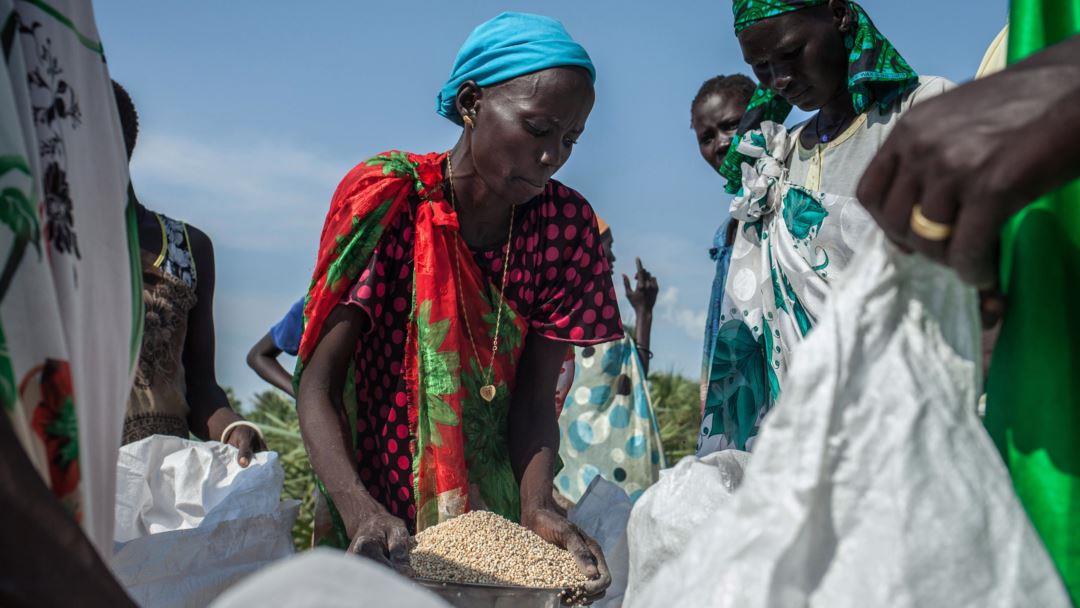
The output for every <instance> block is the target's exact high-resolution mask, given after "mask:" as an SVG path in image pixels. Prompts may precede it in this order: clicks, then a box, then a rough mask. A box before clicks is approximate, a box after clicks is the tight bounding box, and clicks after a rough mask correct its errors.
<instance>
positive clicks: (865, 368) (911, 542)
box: [627, 232, 1069, 608]
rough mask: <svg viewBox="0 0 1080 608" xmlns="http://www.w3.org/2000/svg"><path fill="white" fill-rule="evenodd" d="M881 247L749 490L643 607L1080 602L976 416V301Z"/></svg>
mask: <svg viewBox="0 0 1080 608" xmlns="http://www.w3.org/2000/svg"><path fill="white" fill-rule="evenodd" d="M871 239H872V240H871V241H869V242H868V243H867V244H866V245H864V246H863V247H862V248H861V251H864V252H865V253H864V254H863V255H861V257H860V258H859V259H858V260H857V262H856V264H855V266H854V267H853V269H852V270H851V271H850V272H848V273H847V275H846V277H847V280H846V281H845V282H844V283H843V284H842V285H839V286H838V287H837V289H836V291H835V292H834V293H835V294H836V296H835V297H834V299H833V300H832V302H831V303H830V304H829V306H828V307H827V309H826V311H825V314H824V315H823V316H822V317H821V318H820V319H819V322H818V324H817V327H816V328H815V329H814V331H813V332H812V333H811V334H810V336H809V337H808V339H807V340H806V341H805V342H804V343H803V344H802V345H801V346H800V347H799V348H798V350H797V351H796V353H795V356H794V363H793V365H792V368H791V371H790V375H789V377H788V381H787V384H786V386H785V387H784V393H783V395H782V397H781V399H780V402H779V403H778V405H777V407H776V409H775V410H774V411H773V412H772V413H770V415H769V416H768V417H767V419H766V422H765V425H764V428H763V430H762V433H761V435H760V437H759V439H758V443H757V444H756V445H755V450H754V456H753V458H752V459H751V461H750V466H749V468H748V469H747V474H746V477H745V479H744V481H743V485H742V486H741V487H740V488H739V490H738V492H736V494H735V496H734V498H733V500H731V501H729V502H727V503H726V504H721V505H719V507H717V508H716V509H714V510H713V512H712V513H711V515H710V518H709V520H710V523H709V525H708V527H707V528H705V529H703V530H701V531H700V533H698V534H696V535H695V536H694V538H693V539H692V540H691V542H690V544H689V546H688V547H687V550H686V551H685V552H684V553H683V554H682V555H681V556H680V557H679V558H678V559H676V560H675V561H673V562H671V563H669V564H667V565H666V566H664V567H663V569H662V570H661V571H660V572H659V573H657V575H656V576H655V578H654V579H653V580H652V582H651V583H650V584H649V586H648V587H647V588H646V589H644V590H643V592H642V593H641V594H640V595H635V596H633V597H631V598H628V599H629V601H628V603H627V605H628V606H630V607H652V606H680V607H695V606H709V607H719V608H722V607H730V608H755V607H765V606H776V607H788V606H820V607H823V608H824V607H828V608H845V607H849V606H850V607H853V608H854V607H859V608H862V607H865V606H875V607H878V606H888V607H905V608H906V607H912V608H914V607H919V608H923V607H934V606H942V607H948V608H960V607H965V606H970V607H973V608H974V607H979V608H984V607H997V606H1001V607H1012V606H1039V607H1040V608H1052V607H1056V606H1068V605H1069V600H1068V598H1067V596H1066V594H1065V590H1064V588H1063V586H1062V584H1061V581H1060V579H1059V577H1058V576H1057V574H1056V571H1055V570H1054V567H1053V565H1052V564H1051V562H1050V560H1049V558H1048V556H1047V554H1046V551H1045V550H1044V548H1043V546H1042V544H1041V542H1040V540H1039V538H1038V537H1037V536H1036V534H1035V531H1034V529H1033V528H1032V526H1031V524H1030V522H1029V521H1028V519H1027V517H1026V515H1025V514H1024V511H1023V509H1022V508H1021V506H1020V504H1019V503H1018V501H1017V499H1016V497H1015V494H1014V493H1013V489H1012V485H1011V483H1010V481H1009V478H1008V475H1007V473H1006V471H1005V468H1004V466H1003V465H1002V463H1001V460H1000V458H999V456H998V454H997V452H996V451H995V449H994V447H993V445H992V443H991V442H990V439H989V437H988V436H987V434H986V432H985V431H984V430H983V428H982V426H981V425H980V423H979V420H978V419H977V417H976V415H975V408H974V405H975V402H976V399H977V398H978V391H977V390H976V388H977V386H978V382H979V380H978V370H977V364H976V363H975V361H977V360H978V357H979V348H978V347H979V340H978V326H977V321H976V319H977V313H976V304H977V303H976V296H975V293H974V292H973V291H972V290H971V289H969V288H966V287H964V286H962V285H961V284H960V283H959V282H958V281H957V279H956V278H955V276H954V275H953V274H952V273H951V272H949V271H947V270H945V269H943V268H941V267H938V266H936V265H933V264H931V263H929V262H927V261H925V260H924V259H921V258H917V257H906V256H900V255H898V254H892V253H891V252H892V251H893V250H892V248H891V247H890V246H886V245H885V244H884V243H883V238H882V236H881V234H880V233H879V232H875V234H873V235H871Z"/></svg>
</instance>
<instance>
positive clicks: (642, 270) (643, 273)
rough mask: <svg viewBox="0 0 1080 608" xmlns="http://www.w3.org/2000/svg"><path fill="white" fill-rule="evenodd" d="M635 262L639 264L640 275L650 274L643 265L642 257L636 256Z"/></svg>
mask: <svg viewBox="0 0 1080 608" xmlns="http://www.w3.org/2000/svg"><path fill="white" fill-rule="evenodd" d="M634 263H635V264H637V271H638V276H642V275H645V274H648V273H646V272H645V267H644V266H642V265H641V258H634Z"/></svg>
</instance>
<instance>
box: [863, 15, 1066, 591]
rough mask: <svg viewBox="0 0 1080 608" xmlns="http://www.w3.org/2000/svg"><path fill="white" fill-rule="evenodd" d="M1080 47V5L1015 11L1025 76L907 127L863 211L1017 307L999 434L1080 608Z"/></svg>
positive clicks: (879, 169) (998, 368)
mask: <svg viewBox="0 0 1080 608" xmlns="http://www.w3.org/2000/svg"><path fill="white" fill-rule="evenodd" d="M1078 34H1080V11H1077V2H1076V1H1075V0H1013V2H1012V10H1011V15H1010V25H1009V41H1008V60H1009V63H1010V64H1011V65H1010V66H1009V67H1008V68H1006V69H1005V70H1003V71H1000V72H998V73H996V74H993V75H991V76H987V77H986V78H983V79H981V80H976V81H974V82H971V83H969V84H966V85H964V86H961V87H959V88H958V89H956V90H955V91H952V92H950V93H947V94H945V95H942V96H940V97H938V98H936V99H933V100H931V101H929V102H927V103H926V104H924V105H921V106H919V107H917V108H915V109H914V110H912V111H911V112H910V113H909V114H908V115H907V116H906V117H904V119H903V120H902V121H901V122H900V124H899V125H898V126H897V127H896V129H895V131H894V132H893V134H892V136H891V137H889V139H888V140H887V141H886V142H885V145H884V146H883V147H882V149H881V151H880V152H879V153H878V154H877V156H876V157H875V158H874V160H873V162H872V163H870V166H869V167H868V168H867V169H866V173H865V174H864V175H863V176H862V181H861V183H860V184H859V198H860V200H862V201H863V202H864V203H865V204H866V208H867V210H868V211H869V212H870V214H871V215H872V216H873V217H874V218H875V219H876V220H877V222H878V223H879V224H880V225H881V227H882V228H883V229H884V230H885V232H886V234H888V235H889V237H890V238H891V239H892V240H894V241H895V242H897V243H899V244H901V245H902V246H903V247H905V248H906V249H909V250H911V251H915V252H918V253H921V254H923V255H924V256H926V257H928V258H930V259H932V260H936V261H938V262H941V263H944V264H948V265H949V266H951V267H952V268H954V269H955V270H956V271H957V273H958V274H959V275H960V276H961V277H962V278H964V279H965V280H967V281H968V282H970V283H972V284H973V285H975V286H977V287H980V288H992V289H1000V291H1001V292H1002V293H1003V294H1004V297H1005V299H1006V302H1007V306H1003V305H1002V303H1000V302H999V303H998V304H997V306H998V311H997V314H1000V313H1001V312H1003V313H1004V318H1003V323H1002V326H1001V333H1000V335H999V338H998V341H997V344H996V346H995V348H994V352H993V360H992V363H991V366H990V371H989V374H988V382H987V403H986V418H985V423H986V427H987V430H988V431H989V432H990V435H991V437H992V438H993V439H994V442H995V444H996V445H997V448H998V450H999V451H1000V452H1001V456H1002V459H1003V460H1004V462H1005V466H1006V467H1008V469H1009V473H1010V475H1012V479H1013V486H1014V487H1015V489H1016V493H1017V495H1018V496H1019V497H1020V500H1021V502H1022V503H1023V504H1024V507H1025V508H1026V509H1027V513H1028V515H1029V516H1030V517H1031V521H1032V523H1033V524H1034V525H1035V529H1036V530H1038V532H1039V534H1040V535H1041V536H1042V539H1043V542H1044V543H1045V544H1046V548H1047V550H1048V551H1049V553H1050V556H1051V557H1052V558H1053V559H1054V562H1055V563H1056V565H1057V567H1058V570H1059V571H1060V572H1061V574H1062V577H1063V578H1064V580H1065V584H1066V586H1067V587H1068V589H1069V593H1070V595H1071V597H1072V600H1073V602H1074V603H1076V604H1078V605H1080V525H1078V520H1080V441H1078V440H1077V430H1078V429H1080V373H1078V372H1077V370H1080V323H1078V322H1077V319H1076V314H1077V305H1076V302H1078V301H1080V179H1078V178H1080V137H1077V134H1078V133H1080V103H1078V102H1077V99H1080V35H1078ZM985 307H986V305H985V304H984V308H985Z"/></svg>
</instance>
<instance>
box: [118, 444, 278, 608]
mask: <svg viewBox="0 0 1080 608" xmlns="http://www.w3.org/2000/svg"><path fill="white" fill-rule="evenodd" d="M236 456H237V450H236V448H234V447H232V446H229V445H224V444H221V443H217V442H206V443H200V442H195V441H188V440H185V439H180V438H177V437H165V436H161V435H156V436H153V437H148V438H146V439H143V440H142V441H138V442H136V443H133V444H130V445H126V446H123V447H122V448H121V449H120V458H119V460H118V462H117V501H116V502H117V509H116V532H115V538H116V541H117V551H116V553H115V554H114V556H113V558H112V560H111V563H110V565H111V567H112V569H113V572H114V573H115V574H116V576H117V578H118V579H119V580H120V582H121V583H122V584H123V585H124V587H125V589H126V590H127V592H128V594H130V595H131V597H132V598H133V599H134V600H135V601H136V602H137V603H138V604H139V605H141V606H153V607H169V606H205V605H206V604H208V603H209V602H210V601H211V600H213V598H214V597H216V596H217V595H218V594H219V593H220V592H221V591H223V590H224V589H226V588H227V587H229V586H230V585H232V584H234V583H236V582H237V581H238V580H240V579H241V578H243V577H244V576H247V575H248V574H251V573H252V572H254V571H256V570H258V569H259V568H261V567H263V566H265V565H267V564H269V563H270V562H273V561H275V560H279V559H282V558H284V557H287V556H289V555H291V554H292V553H293V544H292V532H291V531H292V526H293V523H294V522H295V521H296V516H297V513H298V511H299V506H300V503H299V502H298V501H287V502H281V500H280V496H281V487H282V483H283V480H284V472H283V471H282V468H281V464H280V463H279V462H278V455H277V454H276V453H275V452H260V453H258V454H256V455H255V457H254V458H253V459H252V461H251V464H250V465H249V466H248V467H247V468H241V467H240V465H239V464H238V463H237V462H236Z"/></svg>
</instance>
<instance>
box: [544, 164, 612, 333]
mask: <svg viewBox="0 0 1080 608" xmlns="http://www.w3.org/2000/svg"><path fill="white" fill-rule="evenodd" d="M552 186H553V187H552V188H550V189H549V192H550V196H549V197H548V200H547V201H546V202H545V203H544V205H543V208H542V209H541V213H540V216H541V221H540V222H538V224H539V225H538V231H539V237H540V239H541V243H542V246H541V248H540V250H541V251H543V259H542V261H541V264H540V266H541V267H540V269H539V272H538V273H537V277H538V283H539V284H538V289H537V308H536V309H535V310H534V312H533V314H532V315H530V319H529V324H530V328H531V330H532V331H536V332H539V333H540V334H541V335H543V336H545V337H547V338H550V339H552V340H559V341H562V342H569V343H571V344H574V345H577V346H589V345H592V344H600V343H602V342H610V341H613V340H618V339H620V338H622V336H623V329H622V321H621V319H620V318H619V305H618V301H617V299H616V297H615V287H614V285H613V284H612V277H611V267H610V265H609V264H608V261H607V258H605V257H604V252H603V246H602V245H601V243H600V231H599V228H598V227H597V224H596V214H595V213H593V210H592V207H590V206H589V203H588V202H586V201H585V199H584V198H582V196H581V195H580V194H578V193H577V192H575V191H573V190H571V189H570V188H567V187H566V186H564V185H562V184H559V183H558V182H556V181H554V180H552Z"/></svg>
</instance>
